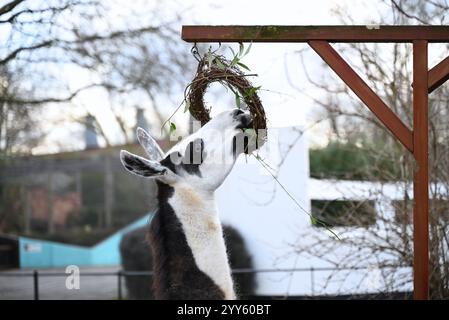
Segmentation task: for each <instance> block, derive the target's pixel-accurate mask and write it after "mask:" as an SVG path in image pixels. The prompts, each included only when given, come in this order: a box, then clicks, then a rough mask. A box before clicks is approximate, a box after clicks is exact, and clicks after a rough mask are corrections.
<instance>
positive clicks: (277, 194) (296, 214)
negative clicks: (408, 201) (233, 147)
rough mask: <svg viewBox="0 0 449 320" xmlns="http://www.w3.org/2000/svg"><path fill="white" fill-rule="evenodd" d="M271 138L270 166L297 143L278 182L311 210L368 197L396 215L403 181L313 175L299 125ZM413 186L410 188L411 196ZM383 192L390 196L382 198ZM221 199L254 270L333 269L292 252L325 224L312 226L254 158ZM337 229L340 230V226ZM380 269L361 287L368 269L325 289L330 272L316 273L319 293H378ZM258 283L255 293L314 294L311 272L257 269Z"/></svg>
mask: <svg viewBox="0 0 449 320" xmlns="http://www.w3.org/2000/svg"><path fill="white" fill-rule="evenodd" d="M268 139H269V140H268V142H267V143H266V144H265V145H264V146H263V147H262V148H261V150H260V156H261V158H262V159H264V161H265V162H268V163H269V164H270V167H272V168H277V167H278V165H279V163H280V161H281V160H282V158H283V157H284V155H285V154H286V150H288V149H289V148H290V145H294V147H293V148H292V149H291V150H290V152H289V153H288V155H287V157H286V158H285V161H284V162H283V164H282V166H281V169H280V172H279V176H278V180H279V181H280V183H281V184H282V185H283V186H284V187H285V188H286V189H287V191H288V192H289V193H290V194H291V195H292V196H293V197H294V198H295V199H296V200H297V201H298V202H299V205H300V206H301V207H302V208H303V209H304V210H305V211H307V212H310V200H311V199H317V200H318V199H321V200H334V199H353V200H363V199H370V200H376V201H377V207H378V208H379V209H382V210H383V212H384V213H385V212H386V211H388V212H389V213H388V214H393V209H392V207H391V206H390V201H391V200H393V199H402V198H403V190H402V189H401V188H402V187H401V186H400V185H395V184H382V183H372V182H359V181H333V180H316V179H310V178H309V157H308V143H307V135H302V134H301V132H300V128H298V127H286V128H275V129H270V130H269V132H268ZM407 189H408V187H407ZM410 190H411V189H409V190H407V191H408V193H409V196H410V197H412V193H411V192H410ZM380 193H382V194H384V195H388V197H384V198H379V194H380ZM217 201H218V207H219V212H220V216H221V219H222V221H223V223H224V224H230V225H232V226H233V227H235V228H236V229H238V230H239V231H240V233H241V234H242V236H243V237H244V239H245V242H246V245H247V247H248V249H249V250H250V252H251V253H252V255H253V262H254V267H255V268H256V269H284V268H310V267H314V268H319V267H329V265H327V264H325V263H324V262H323V261H322V260H319V259H317V258H307V257H305V256H304V255H297V254H296V253H295V252H294V247H293V244H295V243H298V242H301V241H302V242H305V241H308V237H307V236H306V237H304V238H299V235H300V234H304V233H306V234H310V235H312V234H313V235H315V236H316V235H318V236H327V235H326V234H325V232H324V231H323V229H322V228H315V227H312V225H311V223H310V218H309V216H308V215H307V214H306V213H305V212H304V211H303V210H302V209H301V208H299V207H298V205H296V204H295V202H294V201H293V200H292V199H291V198H290V197H289V196H288V195H287V193H286V192H285V191H284V190H282V188H281V187H280V186H279V185H278V184H277V183H276V181H275V180H274V179H273V177H272V176H271V175H269V174H267V172H266V170H265V169H264V168H263V167H262V165H261V164H260V163H259V162H258V160H257V159H256V158H255V157H245V156H241V157H240V158H239V160H238V162H237V164H236V166H235V167H234V169H233V171H232V172H231V174H230V176H229V177H228V178H227V180H226V181H225V183H224V184H223V185H222V186H221V187H220V189H219V190H218V191H217ZM353 229H354V230H353V231H352V229H350V231H351V232H356V233H360V232H364V229H362V228H353ZM335 231H337V232H338V231H339V230H338V228H335ZM345 231H348V228H346V229H345ZM332 254H333V255H334V256H337V257H338V255H344V254H345V249H344V248H343V247H342V248H340V249H338V250H335V251H334V252H332ZM373 258H374V257H373ZM377 258H379V257H377ZM373 261H374V260H373ZM373 266H375V263H374V262H373ZM378 272H380V271H379V270H377V269H375V268H373V270H372V271H370V276H369V277H368V278H367V279H364V280H363V281H362V285H361V286H359V288H358V289H357V290H354V287H356V286H357V285H358V284H359V282H360V281H361V280H362V275H363V274H366V271H351V272H350V275H349V276H348V277H346V278H347V279H346V281H345V282H344V283H343V284H341V283H335V284H330V285H328V286H327V287H326V289H325V290H324V291H323V290H321V291H320V283H323V282H324V281H325V279H326V277H327V276H328V275H329V272H328V271H321V272H319V271H315V272H314V278H315V293H320V294H335V293H338V292H341V291H347V292H348V293H349V292H352V293H356V292H358V293H362V292H375V291H377V290H380V289H382V288H381V284H380V283H379V281H380V279H381V277H380V275H379V274H377V273H378ZM403 272H405V273H410V272H411V270H410V268H405V269H404V270H403ZM257 282H258V290H257V292H258V293H259V294H262V295H286V294H289V295H304V294H311V293H312V292H311V278H310V272H295V273H293V274H292V273H286V272H282V273H259V274H257ZM340 285H342V287H340ZM403 289H404V290H409V289H411V288H409V287H404V288H403Z"/></svg>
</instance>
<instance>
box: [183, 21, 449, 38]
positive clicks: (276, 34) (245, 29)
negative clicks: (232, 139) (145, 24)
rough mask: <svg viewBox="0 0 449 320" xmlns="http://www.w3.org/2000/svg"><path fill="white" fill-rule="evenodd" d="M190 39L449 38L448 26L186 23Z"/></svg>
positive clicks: (184, 32) (184, 30) (184, 34)
mask: <svg viewBox="0 0 449 320" xmlns="http://www.w3.org/2000/svg"><path fill="white" fill-rule="evenodd" d="M182 39H183V40H185V41H187V42H250V41H252V42H307V41H311V40H326V41H329V42H413V40H427V41H428V42H449V26H383V25H364V26H237V25H236V26H202V25H195V26H183V27H182Z"/></svg>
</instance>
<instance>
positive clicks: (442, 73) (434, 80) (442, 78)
mask: <svg viewBox="0 0 449 320" xmlns="http://www.w3.org/2000/svg"><path fill="white" fill-rule="evenodd" d="M448 79H449V57H447V58H446V59H444V60H443V61H441V62H440V63H438V64H437V65H436V66H435V67H433V68H432V69H430V70H429V93H431V92H432V91H433V90H435V89H437V88H438V87H439V86H441V85H442V84H443V83H444V82H446V81H447V80H448Z"/></svg>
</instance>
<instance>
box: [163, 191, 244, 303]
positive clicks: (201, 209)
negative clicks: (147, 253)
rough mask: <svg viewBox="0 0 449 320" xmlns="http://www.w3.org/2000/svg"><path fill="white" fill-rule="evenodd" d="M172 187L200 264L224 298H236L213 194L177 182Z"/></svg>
mask: <svg viewBox="0 0 449 320" xmlns="http://www.w3.org/2000/svg"><path fill="white" fill-rule="evenodd" d="M173 187H174V194H173V196H172V197H171V198H170V199H169V200H168V202H169V204H170V205H171V206H172V207H173V210H174V211H175V214H176V216H177V217H178V219H179V220H180V221H181V224H182V227H183V230H184V233H185V235H186V238H187V243H188V245H189V247H190V248H191V249H192V253H193V257H194V259H195V262H196V264H197V266H198V268H199V269H200V270H201V271H203V272H204V273H205V274H207V275H208V276H209V277H210V278H211V279H212V280H213V281H214V282H215V284H217V285H218V286H219V287H220V288H221V290H223V292H224V294H225V299H228V300H232V299H235V298H236V297H235V292H234V287H233V282H232V278H231V270H230V267H229V262H228V256H227V253H226V246H225V242H224V239H223V232H222V228H221V223H220V220H219V218H218V213H217V210H216V207H215V201H214V194H213V193H207V194H205V193H199V192H198V191H196V190H193V189H192V188H191V187H190V186H188V185H184V184H176V185H173Z"/></svg>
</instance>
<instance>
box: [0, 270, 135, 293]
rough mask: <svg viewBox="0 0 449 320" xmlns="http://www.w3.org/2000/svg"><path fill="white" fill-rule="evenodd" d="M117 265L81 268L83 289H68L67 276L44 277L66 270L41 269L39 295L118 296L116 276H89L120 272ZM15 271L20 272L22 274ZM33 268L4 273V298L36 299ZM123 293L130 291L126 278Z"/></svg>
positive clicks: (1, 280) (1, 288)
mask: <svg viewBox="0 0 449 320" xmlns="http://www.w3.org/2000/svg"><path fill="white" fill-rule="evenodd" d="M118 270H120V266H116V267H95V268H94V267H86V268H83V267H81V268H80V289H79V290H75V289H73V290H69V289H67V288H66V276H43V275H44V274H45V273H50V272H58V273H64V271H65V269H45V270H39V273H41V274H42V276H41V275H40V276H39V298H40V299H42V300H47V299H49V300H51V299H58V300H70V299H83V300H84V299H86V300H95V299H117V298H118V290H117V289H118V288H117V286H118V280H117V276H116V275H110V276H109V275H108V276H88V275H83V273H86V272H111V273H113V272H117V271H118ZM13 274H20V275H19V276H16V275H13ZM26 274H32V270H17V269H16V270H8V271H2V272H0V300H10V299H33V298H34V296H33V294H34V291H33V290H34V289H33V277H32V276H26ZM122 290H123V294H124V295H125V294H126V288H125V283H124V281H122Z"/></svg>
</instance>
